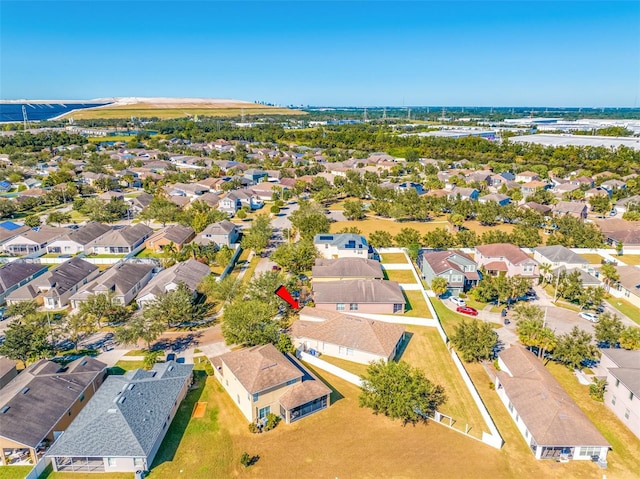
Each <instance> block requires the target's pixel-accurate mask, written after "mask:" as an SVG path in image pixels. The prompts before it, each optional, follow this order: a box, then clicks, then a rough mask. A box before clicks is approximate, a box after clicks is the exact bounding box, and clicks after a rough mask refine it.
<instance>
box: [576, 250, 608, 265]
mask: <svg viewBox="0 0 640 479" xmlns="http://www.w3.org/2000/svg"><path fill="white" fill-rule="evenodd" d="M579 256H581V257H583V258H584V259H586V260H587V261H588V262H589V264H601V263H602V256H600V255H599V254H595V253H593V254H591V253H581V254H580V255H579Z"/></svg>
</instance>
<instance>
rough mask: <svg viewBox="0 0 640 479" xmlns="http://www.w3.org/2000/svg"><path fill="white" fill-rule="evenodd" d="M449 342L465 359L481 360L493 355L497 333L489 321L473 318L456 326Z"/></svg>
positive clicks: (468, 360)
mask: <svg viewBox="0 0 640 479" xmlns="http://www.w3.org/2000/svg"><path fill="white" fill-rule="evenodd" d="M451 342H452V343H453V345H454V346H455V348H456V350H457V351H458V352H459V353H460V355H461V356H462V359H464V360H465V361H467V362H473V361H482V360H485V359H491V358H492V357H493V354H494V351H495V347H496V344H497V343H498V334H497V333H496V332H495V330H494V329H493V328H492V327H491V325H490V324H489V323H485V322H483V321H480V320H478V319H473V320H471V321H470V322H467V321H462V323H461V324H459V325H458V326H456V328H455V333H454V334H453V336H451Z"/></svg>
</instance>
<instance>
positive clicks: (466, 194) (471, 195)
mask: <svg viewBox="0 0 640 479" xmlns="http://www.w3.org/2000/svg"><path fill="white" fill-rule="evenodd" d="M479 196H480V192H479V191H478V190H476V189H475V188H460V187H458V186H454V187H453V189H452V190H451V191H450V192H449V194H448V195H447V197H448V198H449V199H450V200H457V199H460V200H471V201H476V200H477V199H478V197H479Z"/></svg>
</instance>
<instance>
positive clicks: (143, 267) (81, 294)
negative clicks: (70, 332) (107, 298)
mask: <svg viewBox="0 0 640 479" xmlns="http://www.w3.org/2000/svg"><path fill="white" fill-rule="evenodd" d="M153 268H154V265H153V264H146V263H117V264H115V265H113V266H112V267H111V268H109V269H108V270H106V271H105V272H104V273H102V275H101V276H98V278H96V279H95V280H94V281H91V282H90V283H87V284H86V285H84V286H83V287H82V288H81V289H80V290H79V291H78V292H77V293H75V294H74V295H73V296H71V299H78V300H83V299H85V298H86V297H87V296H90V295H92V294H100V293H106V292H108V291H113V292H115V293H116V294H120V295H123V294H126V293H127V292H128V291H130V290H131V288H133V287H134V286H135V284H136V283H138V282H139V281H140V280H141V279H142V278H144V277H145V276H146V275H147V274H149V273H150V272H151V271H152V270H153Z"/></svg>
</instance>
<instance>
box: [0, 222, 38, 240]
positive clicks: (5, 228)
mask: <svg viewBox="0 0 640 479" xmlns="http://www.w3.org/2000/svg"><path fill="white" fill-rule="evenodd" d="M27 231H31V228H29V227H28V226H26V225H18V224H16V223H13V222H12V221H3V222H2V223H0V244H3V243H4V242H5V241H8V240H10V239H11V238H15V237H16V236H18V235H21V234H23V233H26V232H27Z"/></svg>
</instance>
